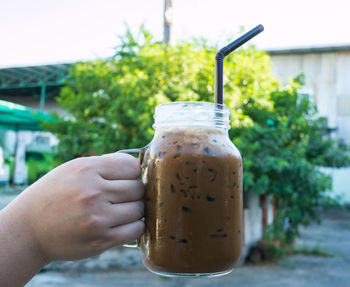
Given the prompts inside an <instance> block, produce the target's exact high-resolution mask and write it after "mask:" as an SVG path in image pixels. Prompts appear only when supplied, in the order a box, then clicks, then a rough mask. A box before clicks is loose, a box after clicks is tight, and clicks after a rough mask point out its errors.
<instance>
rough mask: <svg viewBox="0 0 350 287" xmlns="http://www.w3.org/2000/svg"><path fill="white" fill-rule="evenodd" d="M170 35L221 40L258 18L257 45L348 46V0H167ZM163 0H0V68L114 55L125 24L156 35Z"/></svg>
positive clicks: (159, 31) (160, 33)
mask: <svg viewBox="0 0 350 287" xmlns="http://www.w3.org/2000/svg"><path fill="white" fill-rule="evenodd" d="M172 1H173V38H174V39H175V40H183V39H185V40H186V39H190V38H192V37H204V38H206V39H208V40H209V42H210V43H212V44H217V45H219V46H220V45H221V46H223V45H225V44H226V43H227V40H228V39H232V40H233V39H235V38H236V37H237V36H238V35H239V34H238V33H239V30H240V27H242V26H243V27H245V29H246V30H249V29H251V28H253V27H255V26H256V25H258V24H263V25H264V27H265V31H264V32H263V33H261V34H260V35H258V36H257V37H256V38H255V39H253V41H252V42H253V43H254V44H255V45H256V46H257V47H258V48H259V49H273V48H286V47H308V46H320V45H321V46H324V45H339V44H350V32H349V28H350V16H349V11H350V0H293V1H290V0H240V1H237V0H172ZM163 9H164V0H30V1H28V0H0V67H13V66H25V65H39V64H54V63H66V62H75V61H79V60H93V59H97V58H104V57H108V56H111V55H113V53H114V47H115V46H117V45H118V43H120V42H119V41H120V40H119V37H120V36H122V35H123V34H124V33H125V31H126V26H129V27H130V29H131V31H133V32H134V33H135V34H137V32H138V31H139V27H140V26H141V25H142V24H144V25H145V27H146V28H147V29H148V30H149V31H150V32H151V33H153V35H154V37H155V39H156V40H162V37H163Z"/></svg>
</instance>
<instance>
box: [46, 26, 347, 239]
mask: <svg viewBox="0 0 350 287" xmlns="http://www.w3.org/2000/svg"><path fill="white" fill-rule="evenodd" d="M141 31H142V33H141V37H142V39H141V40H139V41H138V40H136V39H135V37H133V35H132V34H131V33H130V32H127V33H126V35H125V36H124V37H122V38H121V39H122V44H121V45H120V46H119V47H118V48H117V49H116V51H117V52H116V54H115V56H114V57H112V58H110V59H106V60H98V61H94V62H84V63H77V64H76V65H74V66H73V67H72V68H71V70H70V80H69V81H67V83H66V85H65V87H64V88H63V89H62V91H61V95H60V97H59V98H58V99H57V100H58V103H59V104H60V105H61V106H62V108H63V109H65V110H66V111H67V112H68V113H69V114H70V115H71V117H70V118H69V119H60V118H58V117H57V121H56V123H49V124H47V128H48V130H50V131H51V132H53V133H55V134H56V135H57V136H58V138H59V140H60V144H59V149H58V156H59V157H60V158H61V160H62V161H67V160H69V159H71V158H75V157H79V156H84V155H89V154H103V153H108V152H114V151H116V150H119V149H124V148H135V147H141V146H145V145H146V144H147V143H149V142H150V140H151V139H152V136H153V130H152V128H151V127H152V124H153V117H152V116H153V112H154V108H155V106H156V105H158V104H160V103H164V102H169V101H185V100H194V101H213V94H214V91H213V87H214V72H213V71H214V58H215V53H216V51H217V48H216V47H213V46H210V45H208V44H207V43H206V42H205V41H204V40H193V41H192V42H181V43H178V44H176V45H166V44H163V43H161V42H156V41H153V39H152V35H151V34H150V33H148V32H147V31H146V30H144V29H143V28H142V29H141ZM302 85H303V77H302V75H301V76H299V77H297V78H296V79H294V80H291V82H290V84H289V85H287V86H282V85H281V84H280V83H279V81H278V79H277V78H276V77H275V76H273V74H272V72H271V62H270V58H269V56H268V55H267V54H266V53H265V52H263V51H258V50H256V49H255V48H254V47H253V46H248V47H247V48H245V49H239V50H237V51H236V52H235V53H233V54H232V55H230V56H229V57H227V58H226V59H225V79H224V93H225V99H224V102H225V104H226V106H228V107H229V108H230V110H231V126H232V129H231V130H230V133H229V135H230V138H231V139H232V141H233V142H234V143H235V145H236V146H237V147H238V148H239V150H240V151H241V153H242V156H243V159H244V189H245V190H246V191H252V192H255V193H257V194H273V196H274V198H275V199H276V200H278V202H279V207H278V213H277V217H276V219H275V221H274V224H273V225H271V227H270V228H269V232H268V234H269V236H270V237H271V238H278V239H280V240H282V241H283V242H286V243H287V244H289V243H291V242H292V241H293V239H294V238H295V236H297V235H298V226H299V225H300V224H305V225H306V224H308V223H310V222H311V221H312V220H315V219H317V213H316V211H315V210H316V208H317V207H318V206H320V205H325V204H326V205H327V204H328V205H329V204H331V203H334V202H335V201H334V200H332V199H331V198H330V197H329V195H328V193H327V190H329V189H330V188H331V186H330V179H329V178H328V177H327V176H325V175H324V174H322V173H321V172H320V171H319V167H318V166H320V165H327V166H343V165H345V164H346V163H348V162H349V157H348V156H347V155H346V153H344V152H343V151H341V150H340V149H339V148H338V147H337V146H336V143H335V142H334V141H332V140H328V139H326V137H325V136H324V134H323V133H324V131H325V130H326V128H327V127H326V126H325V124H324V123H325V121H324V120H323V119H320V118H317V117H316V109H315V107H314V106H313V105H312V104H311V103H310V102H309V101H308V99H306V98H304V97H302V95H300V94H299V93H298V89H299V88H300V87H301V86H302ZM286 222H287V223H288V224H286Z"/></svg>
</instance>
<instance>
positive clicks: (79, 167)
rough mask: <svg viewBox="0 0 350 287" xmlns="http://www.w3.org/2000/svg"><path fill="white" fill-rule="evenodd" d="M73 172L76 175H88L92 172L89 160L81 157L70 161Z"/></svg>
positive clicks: (92, 167)
mask: <svg viewBox="0 0 350 287" xmlns="http://www.w3.org/2000/svg"><path fill="white" fill-rule="evenodd" d="M71 165H72V168H73V170H74V171H75V172H76V173H78V174H86V173H90V172H92V171H93V170H94V168H95V167H94V165H93V164H92V160H91V158H86V157H81V158H77V159H74V160H72V162H71Z"/></svg>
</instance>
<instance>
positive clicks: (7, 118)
mask: <svg viewBox="0 0 350 287" xmlns="http://www.w3.org/2000/svg"><path fill="white" fill-rule="evenodd" d="M46 121H54V118H53V117H52V116H50V115H48V114H45V113H43V112H39V111H37V110H34V109H31V108H28V107H25V106H22V105H18V104H14V103H11V102H7V101H2V100H0V129H4V130H14V131H18V130H30V131H37V130H42V122H46Z"/></svg>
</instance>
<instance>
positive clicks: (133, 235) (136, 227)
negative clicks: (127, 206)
mask: <svg viewBox="0 0 350 287" xmlns="http://www.w3.org/2000/svg"><path fill="white" fill-rule="evenodd" d="M144 232H145V223H144V222H143V221H141V220H137V221H134V222H132V223H128V224H124V225H120V226H117V227H114V228H110V229H109V231H108V238H109V242H108V246H106V249H107V248H111V247H113V246H117V245H121V244H126V243H128V242H132V241H134V240H136V239H138V238H140V236H141V235H142V234H143V233H144Z"/></svg>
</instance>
